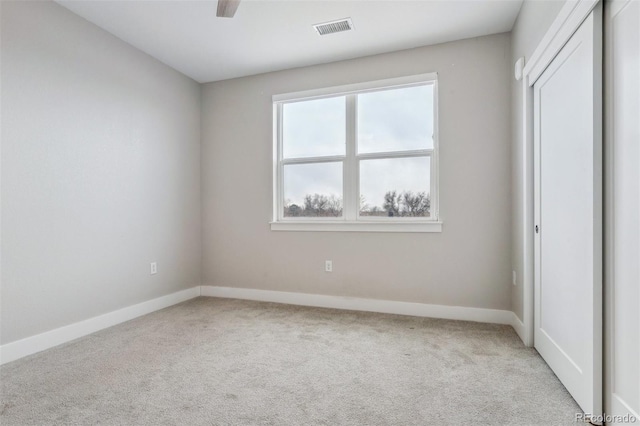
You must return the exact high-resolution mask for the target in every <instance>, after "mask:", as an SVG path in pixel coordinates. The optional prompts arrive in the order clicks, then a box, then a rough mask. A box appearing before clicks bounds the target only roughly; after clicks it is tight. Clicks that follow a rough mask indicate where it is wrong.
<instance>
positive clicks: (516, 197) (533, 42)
mask: <svg viewBox="0 0 640 426" xmlns="http://www.w3.org/2000/svg"><path fill="white" fill-rule="evenodd" d="M564 3H565V1H564V0H525V1H524V3H523V4H522V8H521V9H520V14H519V15H518V18H517V20H516V23H515V25H514V27H513V30H512V32H511V69H512V70H513V65H514V64H515V62H516V61H517V60H518V58H521V57H524V58H525V62H526V61H528V60H529V59H530V57H531V55H532V54H533V51H534V50H535V49H536V47H538V44H539V43H540V41H541V40H542V37H543V36H544V34H545V33H546V32H547V30H548V29H549V27H550V26H551V23H552V22H553V20H554V19H555V18H556V16H557V15H558V12H560V9H562V6H563V5H564ZM509 78H510V81H511V111H512V116H511V121H512V126H511V141H512V149H511V153H512V157H511V164H512V171H511V181H512V189H513V194H512V202H513V205H512V225H513V229H512V231H511V234H512V236H513V241H512V247H513V251H512V260H511V262H512V266H513V270H514V271H516V276H517V280H516V281H517V285H516V286H515V287H512V292H511V306H512V309H513V311H514V312H515V313H516V315H518V317H519V318H520V319H521V320H522V319H523V318H522V316H523V291H522V290H523V287H522V283H523V270H524V259H523V256H524V254H523V244H524V240H523V238H524V237H523V226H524V225H523V223H524V210H523V203H522V197H523V196H524V194H523V191H522V185H523V179H524V174H523V173H524V172H523V170H524V164H523V163H522V88H521V87H522V82H520V81H516V80H515V77H514V74H513V71H512V72H510V73H509ZM530 158H533V157H530ZM529 182H533V176H530V177H529Z"/></svg>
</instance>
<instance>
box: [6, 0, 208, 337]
mask: <svg viewBox="0 0 640 426" xmlns="http://www.w3.org/2000/svg"><path fill="white" fill-rule="evenodd" d="M1 4H2V6H1V7H2V33H1V36H2V68H1V72H2V74H1V75H2V93H1V97H2V114H3V115H2V133H1V136H2V229H1V231H2V306H1V307H2V314H1V320H2V326H1V343H2V344H5V343H9V342H12V341H15V340H18V339H21V338H24V337H27V336H31V335H34V334H37V333H41V332H44V331H47V330H51V329H54V328H57V327H61V326H64V325H67V324H70V323H74V322H77V321H80V320H83V319H86V318H89V317H93V316H95V315H98V314H102V313H106V312H110V311H113V310H116V309H118V308H122V307H125V306H128V305H132V304H135V303H138V302H141V301H146V300H149V299H152V298H154V297H158V296H161V295H164V294H168V293H171V292H174V291H177V290H180V289H185V288H188V287H191V286H194V285H198V284H199V283H200V247H201V244H200V168H199V164H200V160H199V156H200V87H199V85H198V84H197V83H195V82H194V81H192V80H190V79H188V78H187V77H185V76H183V75H181V74H179V73H178V72H176V71H174V70H172V69H170V68H168V67H167V66H165V65H163V64H161V63H160V62H158V61H157V60H155V59H152V58H151V57H149V56H147V55H145V54H143V53H141V52H140V51H138V50H136V49H134V48H133V47H131V46H129V45H128V44H126V43H124V42H122V41H121V40H119V39H117V38H115V37H113V36H112V35H110V34H108V33H106V32H105V31H103V30H101V29H99V28H98V27H96V26H94V25H93V24H90V23H89V22H87V21H85V20H84V19H82V18H80V17H78V16H76V15H74V14H72V13H71V12H69V11H68V10H66V9H64V8H62V7H61V6H59V5H57V4H55V3H53V2H6V1H3V2H1ZM152 260H156V261H157V262H158V269H159V272H158V274H157V275H154V276H151V275H150V274H149V262H150V261H152Z"/></svg>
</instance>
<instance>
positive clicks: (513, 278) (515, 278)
mask: <svg viewBox="0 0 640 426" xmlns="http://www.w3.org/2000/svg"><path fill="white" fill-rule="evenodd" d="M511 283H512V284H513V285H518V274H516V271H511Z"/></svg>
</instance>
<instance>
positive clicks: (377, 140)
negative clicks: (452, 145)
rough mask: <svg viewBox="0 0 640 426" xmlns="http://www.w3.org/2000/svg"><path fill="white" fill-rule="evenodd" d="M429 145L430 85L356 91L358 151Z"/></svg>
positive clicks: (431, 93) (430, 128)
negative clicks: (367, 91) (365, 91)
mask: <svg viewBox="0 0 640 426" xmlns="http://www.w3.org/2000/svg"><path fill="white" fill-rule="evenodd" d="M432 148H433V85H431V84H429V85H426V86H417V87H406V88H402V89H391V90H383V91H380V92H371V93H362V94H359V95H358V152H359V153H370V152H392V151H408V150H413V149H432Z"/></svg>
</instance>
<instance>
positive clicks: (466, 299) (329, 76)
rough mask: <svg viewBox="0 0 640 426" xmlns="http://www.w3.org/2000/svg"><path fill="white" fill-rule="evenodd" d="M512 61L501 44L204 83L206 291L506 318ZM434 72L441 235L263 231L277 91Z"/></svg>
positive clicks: (494, 39) (470, 44) (471, 43)
mask: <svg viewBox="0 0 640 426" xmlns="http://www.w3.org/2000/svg"><path fill="white" fill-rule="evenodd" d="M510 61H511V55H510V37H509V34H499V35H492V36H487V37H480V38H476V39H470V40H463V41H457V42H453V43H447V44H442V45H436V46H428V47H423V48H417V49H412V50H406V51H401V52H394V53H389V54H383V55H377V56H371V57H366V58H360V59H355V60H349V61H342V62H336V63H331V64H326V65H319V66H313V67H307V68H300V69H293V70H287V71H280V72H274V73H269V74H263V75H257V76H252V77H245V78H239V79H234V80H227V81H221V82H216V83H209V84H206V85H205V86H204V91H203V115H202V119H203V147H202V149H203V156H202V171H203V181H202V184H203V187H202V200H203V283H204V284H207V285H215V286H228V287H245V288H254V289H265V290H283V291H292V292H304V293H317V294H326V295H340V296H355V297H365V298H377V299H387V300H398V301H410V302H421V303H432V304H442V305H458V306H470V307H479V308H495V309H510V307H511V300H510V289H509V286H510V270H511V210H510V209H511V195H510V194H511V185H510V177H511V167H510V158H511V148H510V122H509V117H510V86H509V83H508V82H509V78H510V76H511V65H510ZM433 71H436V72H438V73H439V88H440V100H439V111H440V144H441V152H440V167H441V175H440V184H441V185H440V189H441V193H440V202H441V216H442V220H443V222H444V228H443V232H442V233H440V234H438V233H435V234H376V233H329V232H323V233H311V232H273V231H270V229H269V221H270V219H271V211H272V210H271V208H272V207H271V173H272V170H271V167H272V162H271V161H272V160H271V159H272V153H271V149H272V141H271V135H272V129H271V125H272V108H271V96H272V95H273V94H278V93H287V92H294V91H300V90H307V89H314V88H321V87H327V86H335V85H342V84H348V83H356V82H362V81H370V80H378V79H384V78H391V77H398V76H404V75H412V74H419V73H425V72H433ZM326 259H331V260H333V267H334V271H333V273H330V274H328V273H325V272H324V261H325V260H326Z"/></svg>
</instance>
